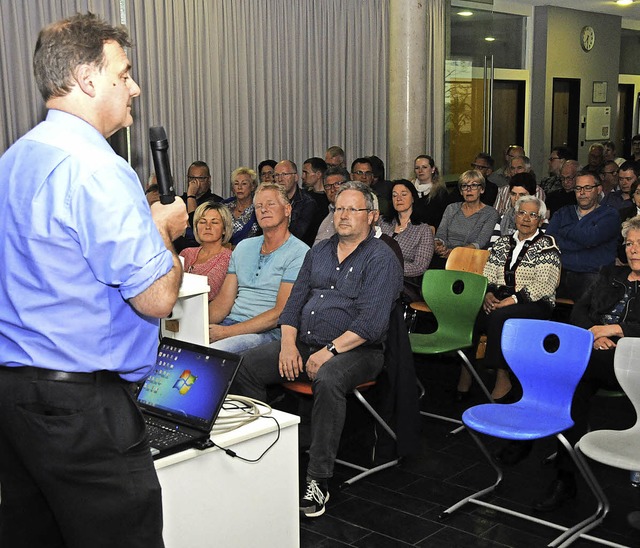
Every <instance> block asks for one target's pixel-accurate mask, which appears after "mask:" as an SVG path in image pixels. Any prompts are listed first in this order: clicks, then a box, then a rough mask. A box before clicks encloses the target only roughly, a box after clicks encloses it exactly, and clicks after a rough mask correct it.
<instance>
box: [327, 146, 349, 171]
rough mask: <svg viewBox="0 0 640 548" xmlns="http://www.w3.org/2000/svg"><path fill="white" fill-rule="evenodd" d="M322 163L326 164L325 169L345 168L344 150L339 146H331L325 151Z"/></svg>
mask: <svg viewBox="0 0 640 548" xmlns="http://www.w3.org/2000/svg"><path fill="white" fill-rule="evenodd" d="M324 161H325V162H326V163H327V167H344V168H345V169H346V167H347V160H346V156H345V155H344V150H342V148H340V147H339V146H335V145H334V146H332V147H329V148H328V149H327V152H325V154H324Z"/></svg>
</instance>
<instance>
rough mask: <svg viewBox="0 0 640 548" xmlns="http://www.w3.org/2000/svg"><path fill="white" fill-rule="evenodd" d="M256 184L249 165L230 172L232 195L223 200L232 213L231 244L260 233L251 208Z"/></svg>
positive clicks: (234, 244)
mask: <svg viewBox="0 0 640 548" xmlns="http://www.w3.org/2000/svg"><path fill="white" fill-rule="evenodd" d="M257 186H258V176H257V175H256V172H255V171H254V170H253V169H251V168H249V167H239V168H237V169H234V170H233V172H232V173H231V190H232V191H233V196H232V197H231V198H228V199H226V200H224V201H223V202H222V203H223V204H225V205H226V206H227V207H228V208H229V211H231V214H232V215H233V234H232V235H231V244H232V245H233V246H236V245H238V242H241V241H242V240H244V239H245V238H251V237H252V236H257V235H258V234H260V227H259V226H258V221H257V220H256V213H255V210H254V208H253V194H254V192H255V190H256V187H257Z"/></svg>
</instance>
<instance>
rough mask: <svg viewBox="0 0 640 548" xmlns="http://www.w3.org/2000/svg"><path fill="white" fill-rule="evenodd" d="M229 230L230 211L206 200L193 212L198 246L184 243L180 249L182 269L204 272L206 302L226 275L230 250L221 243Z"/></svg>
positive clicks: (201, 274)
mask: <svg viewBox="0 0 640 548" xmlns="http://www.w3.org/2000/svg"><path fill="white" fill-rule="evenodd" d="M232 233H233V222H232V220H231V213H229V210H228V209H227V208H226V207H225V206H224V204H220V203H216V202H206V203H204V204H202V205H199V206H198V208H197V209H196V210H195V212H194V215H193V235H194V237H195V239H196V241H197V242H198V243H199V244H200V247H188V248H186V249H183V250H182V251H181V252H180V256H181V257H184V271H185V272H189V273H190V274H199V275H200V276H206V277H207V279H208V282H209V302H211V301H212V300H213V299H214V297H215V296H216V295H217V294H218V292H219V291H220V288H221V287H222V282H224V279H225V276H226V275H227V268H228V267H229V259H230V258H231V250H230V249H229V248H227V247H225V244H227V243H228V242H229V240H230V237H231V234H232Z"/></svg>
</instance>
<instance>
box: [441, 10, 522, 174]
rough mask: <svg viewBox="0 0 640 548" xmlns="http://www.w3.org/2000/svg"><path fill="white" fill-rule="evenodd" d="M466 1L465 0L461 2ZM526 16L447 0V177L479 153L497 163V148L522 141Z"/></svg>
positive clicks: (499, 153)
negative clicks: (486, 154) (476, 7)
mask: <svg viewBox="0 0 640 548" xmlns="http://www.w3.org/2000/svg"><path fill="white" fill-rule="evenodd" d="M468 5H470V4H469V3H468V2H465V6H468ZM526 22H527V18H526V17H523V16H520V15H509V14H503V13H495V12H493V11H488V10H487V9H486V6H485V9H484V10H483V9H473V8H469V7H459V6H458V5H457V4H456V2H453V3H452V7H451V18H450V29H451V32H450V35H449V36H450V40H449V48H448V54H447V60H446V74H445V102H446V105H445V155H444V157H445V165H444V166H443V170H442V171H443V172H444V173H445V174H446V178H447V180H448V181H454V180H456V179H457V177H458V175H459V174H460V173H462V172H463V171H466V170H467V169H469V167H470V164H471V162H472V161H473V159H474V158H475V156H476V154H477V153H479V152H488V153H489V154H491V155H492V156H493V158H494V160H495V162H496V168H497V167H499V166H501V165H502V150H504V148H505V147H506V146H507V145H509V144H513V143H518V144H523V145H524V144H525V143H524V140H525V135H526V119H525V112H526V104H525V103H526V88H527V83H528V79H529V76H528V71H527V70H525V50H526V47H525V44H526V39H525V37H526Z"/></svg>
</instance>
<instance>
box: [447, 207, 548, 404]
mask: <svg viewBox="0 0 640 548" xmlns="http://www.w3.org/2000/svg"><path fill="white" fill-rule="evenodd" d="M515 212H516V215H515V220H516V232H515V233H514V234H513V235H512V236H508V235H505V236H502V237H500V238H499V239H498V240H497V241H496V243H495V244H494V245H493V247H492V248H491V253H490V255H489V259H488V260H487V264H486V265H485V267H484V272H483V274H484V275H485V276H486V277H487V279H488V281H489V285H488V287H487V294H486V295H485V298H484V303H483V305H482V310H481V311H480V313H479V314H478V318H477V320H476V331H477V332H478V333H485V334H486V335H487V349H486V353H485V359H486V361H487V364H489V365H490V366H493V367H495V368H496V384H495V386H494V388H493V391H492V394H491V395H492V397H493V398H494V400H495V401H496V402H501V403H505V402H507V401H510V400H511V399H512V398H511V397H510V391H511V378H510V376H509V370H508V366H507V363H506V361H505V359H504V356H503V355H502V349H501V347H500V339H501V337H502V326H503V325H504V322H505V321H506V320H508V319H509V318H534V319H542V320H544V319H549V318H550V317H551V313H552V311H553V307H554V306H555V292H556V287H558V282H559V280H560V250H559V249H558V246H557V245H556V243H555V240H554V239H553V237H552V236H547V235H545V234H543V233H542V232H541V231H540V225H541V224H542V222H543V221H544V219H545V217H546V214H547V208H546V206H545V204H544V202H542V201H541V200H539V199H538V198H536V197H535V196H524V197H522V198H520V199H519V200H518V201H517V202H516V204H515ZM470 386H471V377H470V376H469V373H468V372H467V371H466V369H463V370H462V374H461V375H460V379H459V382H458V392H459V393H461V394H462V396H461V397H464V394H465V393H466V392H468V390H469V387H470Z"/></svg>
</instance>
